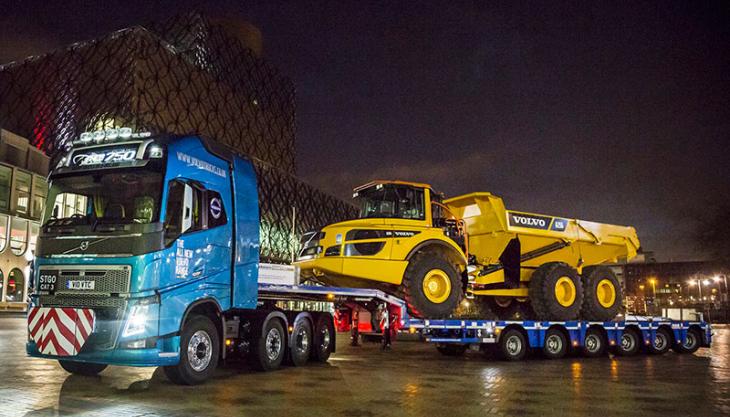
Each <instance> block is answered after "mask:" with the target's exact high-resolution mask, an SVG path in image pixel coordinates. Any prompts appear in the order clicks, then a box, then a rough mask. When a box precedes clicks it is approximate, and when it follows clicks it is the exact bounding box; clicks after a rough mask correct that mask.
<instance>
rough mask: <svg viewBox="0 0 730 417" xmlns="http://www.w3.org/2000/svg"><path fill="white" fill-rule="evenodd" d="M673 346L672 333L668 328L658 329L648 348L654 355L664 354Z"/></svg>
mask: <svg viewBox="0 0 730 417" xmlns="http://www.w3.org/2000/svg"><path fill="white" fill-rule="evenodd" d="M671 346H672V335H671V334H670V333H669V330H667V329H657V331H656V336H654V341H653V342H652V343H651V344H650V345H649V346H647V350H648V351H649V353H651V354H652V355H662V354H664V353H667V351H669V348H670V347H671Z"/></svg>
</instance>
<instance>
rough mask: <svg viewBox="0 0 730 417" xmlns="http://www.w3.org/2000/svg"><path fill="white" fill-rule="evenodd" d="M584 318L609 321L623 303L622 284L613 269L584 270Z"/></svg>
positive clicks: (603, 267)
mask: <svg viewBox="0 0 730 417" xmlns="http://www.w3.org/2000/svg"><path fill="white" fill-rule="evenodd" d="M582 276H583V307H582V313H583V318H584V319H586V320H596V321H609V320H611V319H613V318H614V317H616V314H618V312H619V309H620V308H621V304H622V303H623V291H622V290H621V283H620V282H619V280H618V278H616V274H614V273H613V271H612V270H611V268H608V267H606V266H593V267H588V268H585V269H584V270H583V275H582Z"/></svg>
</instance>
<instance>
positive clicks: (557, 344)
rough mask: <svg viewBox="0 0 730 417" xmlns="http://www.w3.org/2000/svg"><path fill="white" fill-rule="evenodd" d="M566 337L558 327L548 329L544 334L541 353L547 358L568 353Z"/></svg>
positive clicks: (556, 357) (559, 356)
mask: <svg viewBox="0 0 730 417" xmlns="http://www.w3.org/2000/svg"><path fill="white" fill-rule="evenodd" d="M568 343H569V342H568V338H567V337H565V333H563V332H561V331H560V330H558V329H550V330H548V331H547V333H546V334H545V344H544V345H543V347H542V353H543V354H544V355H545V357H546V358H548V359H560V358H562V357H563V356H565V355H566V354H567V353H568Z"/></svg>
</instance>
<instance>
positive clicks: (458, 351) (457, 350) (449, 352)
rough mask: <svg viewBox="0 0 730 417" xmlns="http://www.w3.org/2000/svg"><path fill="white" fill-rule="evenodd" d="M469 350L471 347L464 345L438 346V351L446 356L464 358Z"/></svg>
mask: <svg viewBox="0 0 730 417" xmlns="http://www.w3.org/2000/svg"><path fill="white" fill-rule="evenodd" d="M468 348H469V345H462V344H457V343H438V344H436V350H438V351H439V353H440V354H442V355H444V356H462V355H463V354H464V352H466V350H467V349H468Z"/></svg>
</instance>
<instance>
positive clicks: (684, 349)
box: [672, 329, 702, 353]
mask: <svg viewBox="0 0 730 417" xmlns="http://www.w3.org/2000/svg"><path fill="white" fill-rule="evenodd" d="M701 340H702V334H701V333H700V332H699V331H697V330H696V329H689V330H688V331H687V337H686V338H685V340H684V343H678V344H674V345H672V350H674V351H675V352H677V353H695V352H696V351H697V349H699V348H700V341H701Z"/></svg>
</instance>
